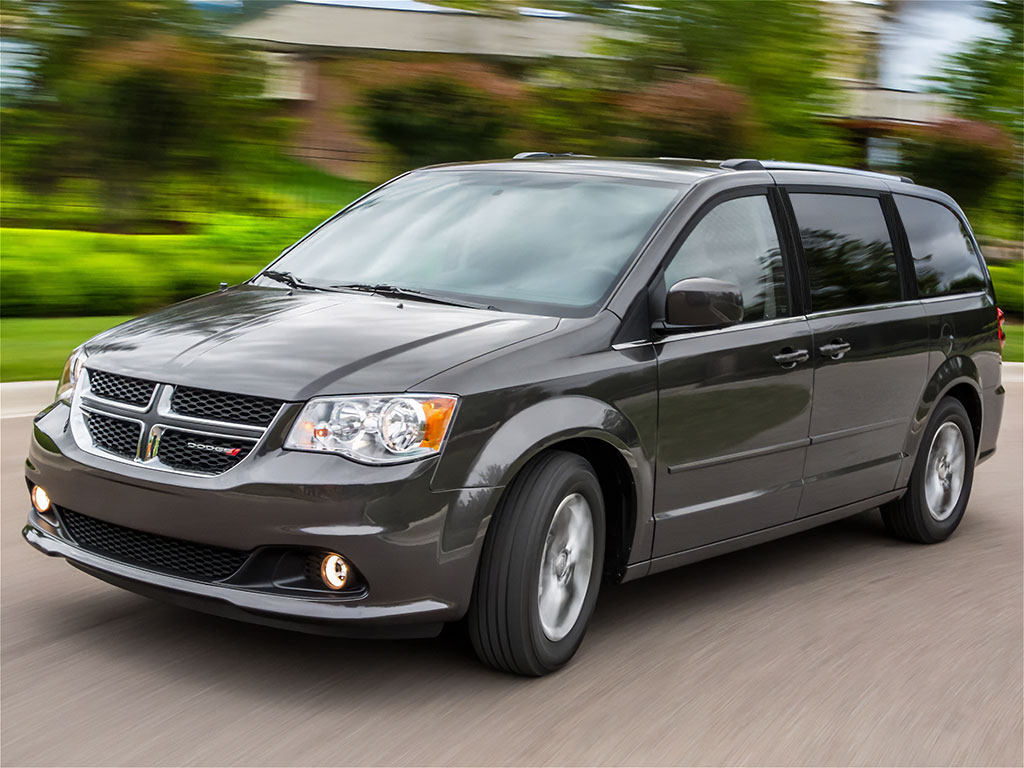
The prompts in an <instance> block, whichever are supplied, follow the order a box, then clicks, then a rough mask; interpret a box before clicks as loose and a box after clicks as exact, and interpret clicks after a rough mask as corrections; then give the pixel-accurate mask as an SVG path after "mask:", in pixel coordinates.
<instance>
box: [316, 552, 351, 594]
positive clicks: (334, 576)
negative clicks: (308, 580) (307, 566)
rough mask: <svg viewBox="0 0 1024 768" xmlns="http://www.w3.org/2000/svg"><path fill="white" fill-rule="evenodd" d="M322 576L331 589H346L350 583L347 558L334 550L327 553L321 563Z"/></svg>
mask: <svg viewBox="0 0 1024 768" xmlns="http://www.w3.org/2000/svg"><path fill="white" fill-rule="evenodd" d="M320 578H322V579H323V580H324V584H325V585H326V586H327V587H328V588H329V589H344V587H345V585H346V584H347V583H348V563H346V562H345V558H343V557H342V556H341V555H336V554H334V553H333V552H332V553H331V554H329V555H325V556H324V559H323V562H321V563H320Z"/></svg>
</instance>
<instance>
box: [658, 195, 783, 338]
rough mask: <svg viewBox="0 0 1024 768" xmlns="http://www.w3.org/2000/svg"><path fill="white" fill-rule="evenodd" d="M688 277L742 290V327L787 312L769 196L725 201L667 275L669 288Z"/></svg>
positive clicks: (704, 220)
mask: <svg viewBox="0 0 1024 768" xmlns="http://www.w3.org/2000/svg"><path fill="white" fill-rule="evenodd" d="M689 277H712V278H715V279H716V280H725V281H726V282H729V283H735V284H736V285H738V286H739V287H740V290H741V291H742V293H743V322H756V321H758V320H771V319H774V318H776V317H784V316H786V315H787V314H788V313H789V300H788V294H787V292H786V276H785V270H784V268H783V262H782V253H781V250H780V248H779V238H778V235H777V233H776V230H775V221H774V219H773V218H772V211H771V208H770V207H769V205H768V198H767V197H765V196H764V195H756V196H752V197H740V198H736V199H735V200H727V201H726V202H724V203H720V204H719V205H717V206H716V207H714V208H712V209H711V211H710V212H708V214H707V215H706V216H704V218H702V219H701V220H700V221H699V222H698V223H697V226H695V227H694V228H693V231H692V232H690V234H689V235H688V236H687V238H686V240H684V241H683V244H682V245H681V246H679V250H678V251H676V253H675V255H674V256H673V257H672V261H671V262H669V265H668V267H667V268H666V270H665V288H666V289H668V288H671V287H672V286H673V285H674V284H675V283H677V282H679V281H680V280H685V279H686V278H689Z"/></svg>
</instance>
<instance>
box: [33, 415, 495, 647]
mask: <svg viewBox="0 0 1024 768" xmlns="http://www.w3.org/2000/svg"><path fill="white" fill-rule="evenodd" d="M68 413H69V409H68V408H67V406H65V405H63V404H58V405H57V406H55V407H53V408H52V409H50V410H48V411H44V412H43V413H42V414H40V416H38V417H36V422H35V425H34V430H33V438H32V441H31V444H30V448H29V456H28V459H27V461H26V478H27V480H28V482H29V484H30V485H31V484H34V485H40V486H42V487H43V488H44V489H45V490H46V492H47V494H48V495H49V497H50V499H51V500H52V501H53V504H54V505H55V508H56V514H47V515H40V514H38V513H37V512H35V511H34V510H33V511H32V512H31V513H30V515H29V520H28V524H27V525H26V526H25V529H24V531H23V535H24V537H25V539H26V540H27V541H28V542H29V543H30V544H31V545H32V546H34V547H35V548H37V549H39V550H41V551H42V552H44V553H46V554H48V555H51V556H57V557H63V558H65V559H67V560H68V561H69V562H70V563H71V564H72V565H74V566H76V567H77V568H79V569H81V570H83V571H85V572H87V573H89V574H91V575H93V576H96V577H97V578H100V579H103V580H104V581H107V582H109V583H111V584H115V585H117V586H119V587H123V588H125V589H129V590H131V591H134V592H137V593H140V594H144V595H147V596H150V597H155V598H158V599H162V600H165V601H168V602H172V603H176V604H180V605H184V606H187V607H190V608H195V609H198V610H202V611H205V612H208V613H214V614H218V615H224V616H229V617H232V618H238V619H243V620H247V621H253V622H257V623H264V624H270V625H274V626H283V627H289V628H294V629H300V630H305V631H311V632H316V633H326V634H335V635H342V636H355V637H395V636H430V635H432V634H436V633H437V632H438V631H439V629H440V627H441V625H442V623H443V622H446V621H453V620H457V619H459V618H460V617H461V616H462V615H463V614H464V613H465V611H466V609H467V607H468V603H469V597H470V594H471V591H472V585H473V579H474V577H475V573H476V565H477V560H478V558H479V553H480V547H481V544H482V539H483V530H484V528H485V525H486V521H487V519H488V518H489V515H490V514H491V511H492V506H493V504H494V503H496V500H497V497H498V489H496V488H472V489H460V490H452V491H435V490H433V489H431V487H430V478H431V476H432V474H433V461H432V460H427V461H423V462H414V463H410V464H402V465H393V466H386V467H367V466H362V465H359V464H355V463H354V462H351V461H349V460H347V459H344V458H342V457H339V456H330V455H317V454H310V453H298V452H292V451H284V450H281V449H280V448H262V449H261V450H259V451H258V452H254V454H253V455H252V456H251V457H249V458H248V459H247V460H246V461H244V462H242V463H240V464H239V465H238V466H236V467H235V468H233V469H231V470H229V471H228V472H225V473H224V474H222V475H218V476H212V477H195V476H187V475H181V474H175V473H168V472H160V471H156V470H152V469H150V468H147V467H144V466H134V465H132V464H127V463H125V462H121V461H115V460H108V459H106V458H104V457H101V456H96V455H94V454H90V453H86V452H84V451H83V450H82V449H81V448H79V447H78V446H77V445H76V444H75V441H74V439H73V438H72V436H71V431H70V430H69V429H68V428H67V422H68ZM267 442H268V444H269V445H273V442H272V441H267ZM61 510H73V511H74V512H75V513H78V514H79V515H85V516H89V517H91V518H94V519H96V520H99V521H103V522H105V523H109V524H111V525H114V526H120V527H122V528H127V529H131V531H140V532H142V533H144V534H148V535H151V536H157V537H168V538H171V539H177V540H181V541H183V542H193V543H196V544H201V545H205V546H210V547H220V548H228V549H232V550H241V551H244V552H253V553H260V552H264V551H267V550H273V551H275V552H277V551H280V552H286V553H299V554H304V553H309V554H310V555H313V554H315V553H323V552H338V553H341V554H342V555H343V556H344V557H345V558H346V559H348V560H349V561H350V562H351V563H352V564H353V565H354V567H355V569H356V570H357V572H358V574H359V578H360V582H361V583H362V585H363V586H364V587H365V588H364V589H362V590H358V591H356V592H355V593H351V592H349V593H341V592H339V593H332V592H330V591H327V590H324V589H320V590H318V589H316V588H315V587H316V585H308V587H309V588H300V589H294V588H292V586H290V585H288V584H285V585H284V586H282V585H281V584H280V583H276V582H275V579H272V578H268V579H266V580H265V583H262V582H261V580H260V579H256V580H253V579H249V580H246V579H241V580H239V579H226V580H221V581H207V580H204V579H202V578H200V577H195V576H193V575H191V574H180V573H176V572H168V571H166V570H162V569H160V568H154V567H150V565H148V564H146V563H139V562H135V561H131V560H127V559H123V558H121V557H120V556H118V555H111V554H110V553H109V552H105V551H100V550H97V549H95V548H93V547H89V546H81V545H80V544H79V542H78V541H77V540H76V539H75V538H74V537H73V536H71V535H70V533H69V530H68V526H67V525H61V518H60V515H61ZM243 570H244V569H243Z"/></svg>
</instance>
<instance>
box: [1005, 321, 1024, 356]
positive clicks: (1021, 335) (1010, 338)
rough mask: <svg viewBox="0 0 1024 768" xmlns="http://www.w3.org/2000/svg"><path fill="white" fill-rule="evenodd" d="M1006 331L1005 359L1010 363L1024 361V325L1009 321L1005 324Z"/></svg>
mask: <svg viewBox="0 0 1024 768" xmlns="http://www.w3.org/2000/svg"><path fill="white" fill-rule="evenodd" d="M1003 330H1004V331H1005V332H1006V346H1005V347H1003V360H1006V361H1007V362H1009V363H1024V325H1021V324H1020V323H1014V322H1008V323H1006V325H1004V326H1003Z"/></svg>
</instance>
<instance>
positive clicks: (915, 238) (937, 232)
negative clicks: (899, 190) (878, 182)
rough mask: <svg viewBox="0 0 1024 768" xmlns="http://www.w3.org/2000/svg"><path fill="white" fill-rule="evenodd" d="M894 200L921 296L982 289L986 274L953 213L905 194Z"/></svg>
mask: <svg viewBox="0 0 1024 768" xmlns="http://www.w3.org/2000/svg"><path fill="white" fill-rule="evenodd" d="M895 197H896V207H897V208H898V209H899V212H900V218H901V219H903V228H904V229H905V230H906V231H907V238H908V239H909V240H910V255H911V256H913V257H914V271H915V272H916V273H917V288H918V291H919V292H920V294H921V296H946V295H948V294H951V293H968V292H970V291H980V290H983V289H984V288H985V287H986V284H985V275H984V273H983V272H982V271H981V264H979V263H978V257H977V256H976V255H975V252H974V244H973V243H972V242H971V236H970V235H969V234H968V233H967V230H966V229H965V228H964V226H963V224H961V223H960V220H959V219H958V218H957V217H956V216H955V215H954V214H953V212H952V211H951V210H949V209H948V208H947V207H946V206H944V205H941V204H939V203H935V202H932V201H931V200H922V199H921V198H919V197H907V196H906V195H896V196H895Z"/></svg>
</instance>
